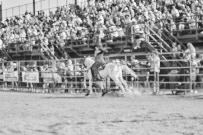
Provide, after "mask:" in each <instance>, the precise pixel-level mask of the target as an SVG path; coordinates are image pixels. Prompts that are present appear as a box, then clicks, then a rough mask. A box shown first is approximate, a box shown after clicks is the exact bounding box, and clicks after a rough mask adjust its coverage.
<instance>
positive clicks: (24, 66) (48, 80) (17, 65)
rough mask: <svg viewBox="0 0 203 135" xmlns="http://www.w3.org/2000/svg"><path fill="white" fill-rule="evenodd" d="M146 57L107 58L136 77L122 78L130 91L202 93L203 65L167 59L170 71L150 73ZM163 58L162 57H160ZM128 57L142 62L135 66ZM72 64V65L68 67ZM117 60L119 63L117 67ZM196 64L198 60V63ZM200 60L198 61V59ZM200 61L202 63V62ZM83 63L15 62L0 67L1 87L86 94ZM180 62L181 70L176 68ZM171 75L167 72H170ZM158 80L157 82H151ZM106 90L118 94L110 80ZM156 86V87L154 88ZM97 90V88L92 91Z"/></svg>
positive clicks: (2, 64) (163, 68) (26, 90)
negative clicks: (138, 58)
mask: <svg viewBox="0 0 203 135" xmlns="http://www.w3.org/2000/svg"><path fill="white" fill-rule="evenodd" d="M146 55H147V54H137V55H135V54H129V55H120V56H119V55H117V56H108V57H106V60H107V61H108V62H114V63H116V64H124V63H128V64H130V66H131V69H133V70H134V71H135V73H136V74H137V75H138V76H139V81H136V80H135V79H134V78H133V77H132V76H129V75H127V74H125V73H124V74H123V77H124V79H125V80H126V81H127V83H128V85H129V86H130V88H131V89H132V90H138V91H140V92H149V93H150V92H153V91H154V90H158V91H160V92H161V91H162V92H163V93H164V92H168V91H172V92H173V93H176V94H177V93H179V92H183V93H187V92H190V91H197V90H199V91H201V90H202V89H203V80H202V79H203V65H201V64H199V65H198V66H194V65H193V64H194V61H186V60H185V59H170V60H167V61H169V62H170V63H171V66H169V67H162V66H161V67H160V72H159V73H157V74H155V73H154V72H153V73H152V72H150V71H152V70H153V68H154V67H149V66H147V65H146V63H147V62H148V61H146ZM162 55H164V54H162ZM131 56H135V57H139V56H142V57H143V59H140V60H139V64H138V65H135V64H134V63H133V61H131V60H130V59H131ZM70 60H71V61H72V64H70V63H68V62H70ZM118 60H119V61H120V62H119V63H118ZM197 60H198V59H197ZM199 60H200V59H199ZM201 60H202V59H201ZM83 61H84V58H83V59H69V60H61V61H55V60H50V61H48V60H46V61H14V62H1V63H0V80H1V81H0V85H1V90H3V91H11V90H14V91H19V92H22V91H23V92H39V93H41V92H42V93H43V92H63V93H64V92H80V93H82V92H85V91H86V90H87V87H86V86H88V84H85V83H84V79H85V77H86V76H85V75H86V69H85V67H84V66H83ZM177 62H182V63H183V66H182V67H179V66H177V64H176V63H177ZM169 71H170V72H169ZM155 76H157V80H154V78H155ZM107 84H108V86H106V88H107V89H108V90H109V91H110V90H118V88H117V87H116V86H115V84H114V82H113V81H112V80H109V79H108V81H107ZM155 86H156V87H155ZM95 89H96V90H97V88H95Z"/></svg>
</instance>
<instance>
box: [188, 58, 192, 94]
mask: <svg viewBox="0 0 203 135" xmlns="http://www.w3.org/2000/svg"><path fill="white" fill-rule="evenodd" d="M189 62H190V74H189V75H190V92H192V61H191V60H190V61H189Z"/></svg>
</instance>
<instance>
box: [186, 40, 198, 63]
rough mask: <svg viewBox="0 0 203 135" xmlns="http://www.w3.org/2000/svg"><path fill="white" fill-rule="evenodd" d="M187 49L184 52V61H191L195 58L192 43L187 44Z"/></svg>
mask: <svg viewBox="0 0 203 135" xmlns="http://www.w3.org/2000/svg"><path fill="white" fill-rule="evenodd" d="M187 47H188V49H187V50H185V60H186V61H191V60H194V59H195V58H196V50H195V47H194V46H193V45H192V43H187Z"/></svg>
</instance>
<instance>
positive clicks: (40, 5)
mask: <svg viewBox="0 0 203 135" xmlns="http://www.w3.org/2000/svg"><path fill="white" fill-rule="evenodd" d="M40 8H41V10H42V0H41V1H40Z"/></svg>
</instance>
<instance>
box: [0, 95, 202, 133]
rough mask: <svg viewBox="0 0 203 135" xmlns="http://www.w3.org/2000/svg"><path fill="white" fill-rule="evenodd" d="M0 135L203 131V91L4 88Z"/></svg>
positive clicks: (0, 98) (0, 101) (0, 113)
mask: <svg viewBox="0 0 203 135" xmlns="http://www.w3.org/2000/svg"><path fill="white" fill-rule="evenodd" d="M0 104H1V106H0V135H7V134H8V135H13V134H19V135H203V95H201V94H197V95H187V96H171V95H160V96H152V95H142V96H129V97H116V96H112V95H107V96H106V97H103V98H102V97H100V95H91V96H90V97H84V95H68V94H31V93H15V92H0Z"/></svg>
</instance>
